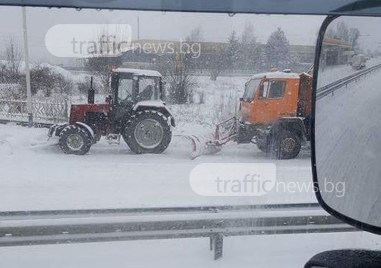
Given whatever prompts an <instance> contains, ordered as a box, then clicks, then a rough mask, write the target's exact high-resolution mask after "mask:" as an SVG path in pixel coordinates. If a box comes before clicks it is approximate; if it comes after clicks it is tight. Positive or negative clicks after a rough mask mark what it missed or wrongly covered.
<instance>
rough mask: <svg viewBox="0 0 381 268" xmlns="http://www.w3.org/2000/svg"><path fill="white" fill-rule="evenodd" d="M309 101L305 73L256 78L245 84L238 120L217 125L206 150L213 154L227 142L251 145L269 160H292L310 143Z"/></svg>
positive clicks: (308, 78) (309, 80) (308, 81)
mask: <svg viewBox="0 0 381 268" xmlns="http://www.w3.org/2000/svg"><path fill="white" fill-rule="evenodd" d="M311 98H312V76H311V75H309V74H307V73H301V74H297V73H291V72H290V71H288V70H285V71H283V72H278V71H275V72H269V73H262V74H256V75H254V76H253V77H251V78H250V80H249V81H248V82H247V83H246V84H245V91H244V94H243V96H242V98H240V110H239V111H240V112H239V117H238V118H237V117H234V118H231V119H229V120H226V121H225V122H222V123H221V124H219V125H218V126H217V127H216V131H215V137H214V140H212V141H209V142H207V146H206V147H207V148H208V150H209V151H216V150H215V149H216V148H220V147H221V146H222V145H224V144H225V143H227V142H229V141H235V142H237V143H255V144H256V145H257V146H258V148H259V149H260V150H261V151H263V152H266V154H267V155H269V156H272V157H276V158H278V159H291V158H295V157H296V156H297V155H298V154H299V152H300V150H301V147H302V145H303V144H307V142H308V141H309V140H310V116H311ZM212 148H213V149H212Z"/></svg>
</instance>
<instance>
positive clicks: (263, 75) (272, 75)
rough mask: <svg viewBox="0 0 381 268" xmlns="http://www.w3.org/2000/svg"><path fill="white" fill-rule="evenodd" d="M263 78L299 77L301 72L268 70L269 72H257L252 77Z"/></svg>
mask: <svg viewBox="0 0 381 268" xmlns="http://www.w3.org/2000/svg"><path fill="white" fill-rule="evenodd" d="M262 78H270V79H276V78H283V79H299V74H297V73H288V72H268V73H260V74H255V75H253V76H252V77H251V79H262Z"/></svg>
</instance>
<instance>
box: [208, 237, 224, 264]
mask: <svg viewBox="0 0 381 268" xmlns="http://www.w3.org/2000/svg"><path fill="white" fill-rule="evenodd" d="M211 242H212V243H211V248H213V249H214V260H219V259H221V258H222V252H223V247H224V235H223V234H221V233H218V234H215V235H213V236H212V237H211Z"/></svg>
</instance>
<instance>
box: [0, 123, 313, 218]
mask: <svg viewBox="0 0 381 268" xmlns="http://www.w3.org/2000/svg"><path fill="white" fill-rule="evenodd" d="M46 132H47V130H46V129H28V128H25V127H20V126H15V125H9V124H8V125H0V141H2V144H1V145H0V163H1V170H2V171H1V177H0V210H1V211H5V210H46V209H85V208H122V207H160V206H200V205H226V204H229V205H234V204H241V205H242V204H265V203H300V202H316V200H315V197H314V194H313V192H312V188H308V187H310V186H311V167H310V154H309V152H302V153H301V154H300V156H299V157H298V158H297V159H293V160H285V161H278V160H270V159H267V158H266V157H265V154H264V153H262V152H260V151H259V150H258V149H257V148H256V146H255V145H239V146H237V145H234V144H232V145H231V146H227V147H226V148H224V149H223V151H222V152H220V153H218V154H216V155H210V156H201V157H199V158H197V159H196V160H190V159H189V154H190V151H191V145H190V144H189V143H187V141H186V140H183V139H176V138H175V139H174V140H173V142H172V143H171V145H170V147H169V148H168V150H167V151H166V152H165V153H164V154H162V155H135V154H133V153H132V152H130V150H129V149H128V147H127V145H125V144H124V143H123V142H122V143H121V144H120V145H108V144H107V143H106V141H101V142H100V143H98V144H96V145H95V146H93V147H92V148H91V150H90V153H89V154H88V155H85V156H74V155H65V154H63V153H62V152H61V151H60V149H59V148H58V147H57V145H56V143H57V140H51V141H49V142H47V141H46V140H47V137H46ZM206 162H209V163H254V162H255V163H269V162H271V163H275V164H276V167H277V180H278V181H279V182H292V183H295V184H298V185H299V184H300V185H301V187H306V188H303V189H302V190H301V191H296V192H295V193H289V192H287V191H286V190H285V189H284V188H280V189H278V190H279V191H278V192H275V191H274V192H270V193H269V194H267V195H264V196H261V197H202V196H199V195H197V194H196V193H194V192H193V191H192V189H191V187H190V184H189V174H190V172H191V170H192V169H193V168H194V167H195V166H196V165H197V164H200V163H206Z"/></svg>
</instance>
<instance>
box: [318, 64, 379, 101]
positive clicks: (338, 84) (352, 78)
mask: <svg viewBox="0 0 381 268" xmlns="http://www.w3.org/2000/svg"><path fill="white" fill-rule="evenodd" d="M380 68H381V64H378V65H375V66H373V67H370V68H367V69H364V70H362V71H359V72H356V73H354V74H351V75H349V76H346V77H344V78H342V79H339V80H337V81H335V82H333V83H330V84H328V85H325V86H323V87H321V88H319V89H317V91H316V98H317V99H318V100H319V99H321V98H323V97H325V96H327V95H329V94H333V93H334V92H335V91H336V90H337V89H339V88H342V87H344V86H347V85H348V84H349V83H352V82H356V81H358V80H359V79H360V78H361V77H363V76H364V75H367V74H369V73H371V72H373V71H376V70H378V69H380Z"/></svg>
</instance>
